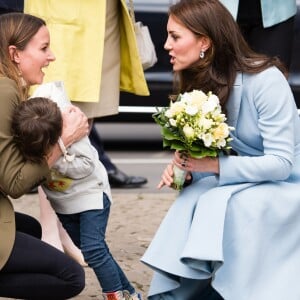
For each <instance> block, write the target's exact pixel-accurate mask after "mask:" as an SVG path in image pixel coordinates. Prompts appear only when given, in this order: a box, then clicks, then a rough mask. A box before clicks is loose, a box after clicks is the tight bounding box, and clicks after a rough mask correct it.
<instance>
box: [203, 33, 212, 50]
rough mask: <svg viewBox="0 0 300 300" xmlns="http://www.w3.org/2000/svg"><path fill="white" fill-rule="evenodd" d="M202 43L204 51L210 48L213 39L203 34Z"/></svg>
mask: <svg viewBox="0 0 300 300" xmlns="http://www.w3.org/2000/svg"><path fill="white" fill-rule="evenodd" d="M201 43H202V48H201V50H202V51H203V52H206V51H207V50H208V49H209V48H210V46H211V40H210V38H208V37H207V36H202V37H201Z"/></svg>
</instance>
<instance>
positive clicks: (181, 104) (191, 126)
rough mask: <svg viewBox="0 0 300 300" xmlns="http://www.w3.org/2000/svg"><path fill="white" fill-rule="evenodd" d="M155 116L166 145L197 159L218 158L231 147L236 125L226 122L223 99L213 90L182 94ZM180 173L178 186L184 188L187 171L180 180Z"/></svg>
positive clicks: (177, 187)
mask: <svg viewBox="0 0 300 300" xmlns="http://www.w3.org/2000/svg"><path fill="white" fill-rule="evenodd" d="M153 118H154V120H155V122H156V123H157V124H159V125H160V126H161V133H162V137H163V147H168V148H170V149H175V150H179V151H182V152H186V153H187V154H189V155H190V156H191V157H194V158H201V157H205V156H212V157H216V156H217V155H218V153H219V152H220V151H221V150H228V149H230V145H229V142H230V141H231V138H230V136H229V133H230V130H233V129H234V128H233V127H230V126H228V125H227V124H226V123H225V121H226V116H225V114H224V113H222V109H221V105H220V102H219V98H218V97H217V96H216V95H214V94H213V93H211V92H209V93H208V94H205V93H203V92H202V91H200V90H193V91H191V92H187V93H183V94H179V96H178V98H177V100H176V101H175V102H172V101H171V103H170V106H169V107H164V108H162V109H160V110H158V111H157V112H156V113H154V114H153ZM177 169H178V168H177ZM174 171H176V172H178V170H174ZM176 172H174V173H175V174H174V187H175V188H176V189H178V190H181V189H182V185H183V182H184V179H185V174H184V175H181V177H184V178H183V179H179V178H177V177H176Z"/></svg>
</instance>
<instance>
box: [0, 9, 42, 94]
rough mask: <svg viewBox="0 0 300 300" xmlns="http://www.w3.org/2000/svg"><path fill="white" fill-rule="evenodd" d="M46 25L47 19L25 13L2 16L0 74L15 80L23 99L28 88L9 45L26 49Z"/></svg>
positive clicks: (0, 23)
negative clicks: (11, 55)
mask: <svg viewBox="0 0 300 300" xmlns="http://www.w3.org/2000/svg"><path fill="white" fill-rule="evenodd" d="M44 25H46V23H45V21H44V20H42V19H40V18H38V17H35V16H32V15H29V14H24V13H7V14H3V15H1V16H0V75H1V76H5V77H8V78H10V79H12V80H14V81H15V82H16V84H17V86H18V88H19V90H20V95H21V96H22V98H23V99H26V98H27V96H28V88H29V87H26V86H25V87H24V86H23V83H22V80H21V78H20V74H19V73H20V72H19V70H18V66H17V64H16V63H15V62H14V61H13V60H12V58H11V57H10V54H9V50H8V49H9V46H12V45H13V46H16V47H17V49H19V50H24V49H25V47H26V45H27V44H28V42H29V41H30V40H31V39H32V37H33V36H34V35H35V34H36V33H37V32H38V30H39V29H40V28H41V27H42V26H44Z"/></svg>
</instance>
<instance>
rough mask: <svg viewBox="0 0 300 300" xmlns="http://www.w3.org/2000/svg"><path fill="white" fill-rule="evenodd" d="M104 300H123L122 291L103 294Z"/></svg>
mask: <svg viewBox="0 0 300 300" xmlns="http://www.w3.org/2000/svg"><path fill="white" fill-rule="evenodd" d="M102 295H103V299H104V300H125V299H126V298H124V296H123V292H122V291H117V292H111V293H103V294H102Z"/></svg>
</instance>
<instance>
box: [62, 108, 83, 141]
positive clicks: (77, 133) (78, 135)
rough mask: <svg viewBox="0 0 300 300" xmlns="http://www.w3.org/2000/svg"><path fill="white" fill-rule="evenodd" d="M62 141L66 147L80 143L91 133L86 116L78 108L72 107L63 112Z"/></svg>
mask: <svg viewBox="0 0 300 300" xmlns="http://www.w3.org/2000/svg"><path fill="white" fill-rule="evenodd" d="M62 116H63V131H62V136H61V138H62V140H63V142H64V144H65V146H66V147H68V146H70V145H71V144H73V143H74V142H76V141H79V140H80V139H82V138H83V137H84V136H86V135H87V134H88V132H89V124H88V119H87V117H86V115H85V114H84V113H83V112H82V111H81V110H80V109H79V108H78V107H76V106H73V105H70V106H68V107H67V108H66V109H65V110H64V111H63V112H62Z"/></svg>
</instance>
